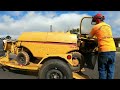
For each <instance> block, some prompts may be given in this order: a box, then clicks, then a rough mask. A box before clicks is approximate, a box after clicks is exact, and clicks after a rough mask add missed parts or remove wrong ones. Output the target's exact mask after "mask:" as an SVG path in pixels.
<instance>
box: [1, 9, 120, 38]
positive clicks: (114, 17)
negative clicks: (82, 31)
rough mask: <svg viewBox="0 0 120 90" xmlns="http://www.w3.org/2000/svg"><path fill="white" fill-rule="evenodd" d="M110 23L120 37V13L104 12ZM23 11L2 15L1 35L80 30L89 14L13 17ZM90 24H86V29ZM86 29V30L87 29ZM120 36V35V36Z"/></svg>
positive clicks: (51, 13) (40, 14) (74, 13)
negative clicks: (81, 23) (81, 22)
mask: <svg viewBox="0 0 120 90" xmlns="http://www.w3.org/2000/svg"><path fill="white" fill-rule="evenodd" d="M102 13H103V14H104V15H105V17H106V22H108V23H109V24H110V25H111V26H112V27H113V34H114V35H117V36H118V31H120V30H119V27H120V18H119V16H120V12H119V11H116V12H115V11H103V12H102ZM21 14H23V12H21V11H16V12H14V11H11V14H10V12H9V13H8V14H5V15H0V17H1V18H0V35H11V36H14V35H20V34H21V33H22V32H26V31H44V32H46V31H50V25H52V28H53V31H67V30H68V29H72V28H79V24H80V20H81V18H82V17H84V16H89V15H88V14H79V13H78V12H69V13H63V14H60V15H57V13H56V12H54V11H48V12H47V11H46V12H44V14H43V13H42V12H34V11H28V12H27V13H25V14H24V15H22V17H20V18H19V19H15V18H14V17H13V16H20V15H21ZM87 25H88V22H86V25H85V26H86V27H87ZM86 27H85V28H86ZM119 35H120V34H119Z"/></svg>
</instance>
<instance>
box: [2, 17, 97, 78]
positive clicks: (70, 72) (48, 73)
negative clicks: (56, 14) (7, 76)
mask: <svg viewBox="0 0 120 90" xmlns="http://www.w3.org/2000/svg"><path fill="white" fill-rule="evenodd" d="M88 19H90V21H91V20H92V19H91V17H84V18H82V20H81V22H80V33H78V34H71V33H70V32H23V33H22V34H21V35H20V36H19V37H18V39H17V40H16V41H12V40H8V41H7V42H6V43H4V44H3V43H2V42H1V47H2V46H3V48H1V50H2V54H3V53H4V52H6V53H5V56H4V55H1V58H0V63H1V65H3V66H9V67H13V68H19V69H28V70H38V77H39V78H40V79H72V78H77V77H76V76H74V72H78V71H80V70H81V69H82V68H84V67H86V68H90V69H94V66H95V62H96V59H97V55H96V51H97V43H96V41H95V39H94V38H92V39H90V38H88V33H84V32H82V31H83V30H82V29H83V28H84V27H83V23H84V20H88ZM87 23H88V24H89V23H90V22H87ZM86 27H89V26H87V24H86ZM86 29H87V28H86ZM3 49H4V50H3ZM11 53H12V54H15V55H16V57H15V58H14V59H11V58H10V54H11Z"/></svg>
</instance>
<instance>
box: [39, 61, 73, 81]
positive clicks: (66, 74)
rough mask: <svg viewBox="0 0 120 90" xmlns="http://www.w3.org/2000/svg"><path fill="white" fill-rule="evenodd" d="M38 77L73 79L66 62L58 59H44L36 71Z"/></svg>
mask: <svg viewBox="0 0 120 90" xmlns="http://www.w3.org/2000/svg"><path fill="white" fill-rule="evenodd" d="M38 78H39V79H73V76H72V70H71V69H70V67H69V66H68V64H67V63H65V62H64V61H61V60H58V59H52V60H49V61H46V62H45V63H44V64H43V66H42V67H41V68H40V69H39V72H38Z"/></svg>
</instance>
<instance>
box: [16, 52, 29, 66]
mask: <svg viewBox="0 0 120 90" xmlns="http://www.w3.org/2000/svg"><path fill="white" fill-rule="evenodd" d="M16 59H17V62H18V64H20V65H28V64H29V61H30V57H29V55H28V53H27V52H25V51H22V52H19V53H18V55H17V57H16Z"/></svg>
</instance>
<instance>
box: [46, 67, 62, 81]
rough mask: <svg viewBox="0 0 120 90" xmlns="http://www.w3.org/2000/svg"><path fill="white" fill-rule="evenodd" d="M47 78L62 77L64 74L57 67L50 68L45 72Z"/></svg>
mask: <svg viewBox="0 0 120 90" xmlns="http://www.w3.org/2000/svg"><path fill="white" fill-rule="evenodd" d="M46 76H47V78H48V79H63V78H64V75H63V74H62V72H61V71H60V70H58V69H51V70H49V71H48V72H47V75H46Z"/></svg>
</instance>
